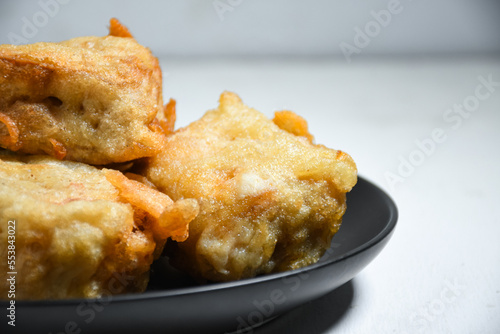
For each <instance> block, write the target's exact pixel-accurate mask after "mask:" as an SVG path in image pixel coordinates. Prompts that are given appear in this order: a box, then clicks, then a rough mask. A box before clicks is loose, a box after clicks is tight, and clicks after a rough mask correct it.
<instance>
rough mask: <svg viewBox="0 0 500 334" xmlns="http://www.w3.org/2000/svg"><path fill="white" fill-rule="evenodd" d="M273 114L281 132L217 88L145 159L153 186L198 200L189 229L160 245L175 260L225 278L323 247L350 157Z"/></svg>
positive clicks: (298, 259)
mask: <svg viewBox="0 0 500 334" xmlns="http://www.w3.org/2000/svg"><path fill="white" fill-rule="evenodd" d="M278 118H281V119H282V120H283V119H285V118H289V119H291V120H292V122H284V123H286V124H288V125H286V126H283V127H284V128H285V129H286V130H287V131H285V130H283V129H281V128H280V127H278V126H277V125H276V124H274V123H273V122H272V121H271V120H269V119H267V118H266V117H265V116H264V115H263V114H261V113H260V112H258V111H256V110H254V109H251V108H249V107H247V106H245V105H244V104H243V103H242V101H241V100H240V98H239V97H238V96H237V95H235V94H233V93H229V92H225V93H223V94H222V95H221V97H220V105H219V107H218V108H217V109H215V110H211V111H208V112H207V113H206V114H205V115H204V116H203V117H202V118H201V119H200V120H198V121H196V122H194V123H192V124H190V125H189V126H187V127H186V128H183V129H180V130H178V131H177V132H175V134H174V135H172V136H170V137H168V138H167V141H166V145H165V146H164V148H163V149H162V152H161V153H160V154H159V155H157V156H155V157H153V158H150V159H148V160H149V165H148V166H147V167H146V169H145V171H144V173H145V175H146V176H147V177H148V178H149V179H150V180H151V181H152V182H153V183H154V184H155V185H156V186H157V188H158V189H159V190H160V191H163V192H165V193H166V194H167V195H168V196H170V197H171V198H172V199H174V200H177V199H182V198H196V199H198V201H199V204H200V214H199V215H198V216H197V217H196V218H195V219H194V220H193V221H192V222H191V223H190V227H189V228H190V232H189V238H188V239H187V240H186V241H185V242H182V243H177V244H176V245H175V246H174V247H172V249H171V250H170V252H171V254H170V256H171V261H172V263H173V264H174V265H175V266H177V267H179V268H181V269H183V270H185V271H187V272H189V273H191V274H192V275H193V276H195V277H197V278H199V279H200V278H201V279H207V280H212V281H228V280H235V279H241V278H246V277H252V276H255V275H258V274H262V273H271V272H278V271H284V270H290V269H296V268H300V267H303V266H306V265H309V264H312V263H314V262H316V261H317V260H318V259H319V258H320V257H321V255H322V254H323V253H324V252H325V250H326V249H328V247H329V246H330V241H331V239H332V237H333V235H334V234H335V233H336V232H337V230H338V229H339V227H340V224H341V220H342V216H343V214H344V212H345V210H346V196H345V194H346V192H348V191H350V190H351V188H352V187H353V186H354V185H355V184H356V181H357V170H356V165H355V164H354V162H353V160H352V159H351V157H350V156H349V155H347V154H346V153H343V152H342V151H337V150H333V149H328V148H326V147H324V146H322V145H314V144H311V143H310V142H309V138H311V137H309V136H307V135H306V136H304V135H305V134H306V133H307V134H308V132H307V123H305V124H303V123H304V122H305V121H304V122H302V121H300V122H298V123H297V120H299V116H297V115H295V114H293V115H292V114H290V113H287V114H284V115H281V116H278ZM300 119H301V118H300ZM278 123H280V122H278ZM296 124H299V129H300V131H299V134H300V136H296V135H294V134H293V133H295V131H293V129H294V128H295V127H297V125H296ZM304 129H305V130H304ZM290 132H292V133H290ZM167 248H170V247H167Z"/></svg>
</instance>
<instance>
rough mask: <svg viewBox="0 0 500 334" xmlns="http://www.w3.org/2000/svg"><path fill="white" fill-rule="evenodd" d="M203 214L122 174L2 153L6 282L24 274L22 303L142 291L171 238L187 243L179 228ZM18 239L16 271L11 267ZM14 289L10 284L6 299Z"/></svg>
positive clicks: (2, 290) (19, 285) (1, 285)
mask: <svg viewBox="0 0 500 334" xmlns="http://www.w3.org/2000/svg"><path fill="white" fill-rule="evenodd" d="M143 208H145V209H143ZM183 209H185V210H183ZM197 210H198V206H197V203H196V201H194V200H184V201H179V202H176V203H174V202H173V201H172V200H171V199H170V198H168V196H166V195H165V194H163V193H160V192H158V191H156V190H153V189H151V188H149V187H147V186H146V185H144V184H141V183H139V182H137V181H133V180H129V179H128V178H126V177H125V176H123V174H121V173H120V172H117V171H112V170H107V169H102V170H99V169H97V168H94V167H91V166H88V165H84V164H81V163H74V162H64V161H58V160H55V159H52V158H49V157H40V156H31V157H26V156H25V157H18V156H15V155H13V154H9V153H7V152H0V256H1V257H2V259H3V260H2V261H0V270H1V272H2V277H4V275H7V272H10V271H16V272H17V275H16V288H15V296H16V297H15V298H16V299H18V300H19V299H59V298H71V297H88V298H94V297H99V296H103V295H109V294H117V293H123V292H139V291H143V290H144V289H145V288H146V285H147V283H148V279H149V269H150V265H151V263H152V261H153V259H154V258H155V257H156V256H158V255H159V253H160V252H161V250H162V248H163V245H164V244H165V241H166V239H167V238H168V237H173V238H178V240H183V239H185V237H184V235H183V233H184V231H185V229H184V231H181V232H180V233H179V232H178V230H177V229H176V227H178V226H179V225H184V227H186V226H187V225H188V222H189V220H191V219H193V215H194V216H195V215H196V213H197ZM172 211H177V212H178V211H182V212H184V213H185V214H184V216H182V215H179V214H177V215H174V216H172V215H171V214H170V212H172ZM172 220H175V222H172ZM9 221H15V233H13V232H12V227H10V228H9V225H12V223H11V224H9V223H8V222H9ZM172 224H176V226H174V228H172ZM12 235H14V236H15V263H13V265H14V267H15V269H12V268H9V267H7V265H8V262H7V257H8V255H9V256H10V255H12V253H10V254H8V250H9V248H8V245H11V244H12V240H13V238H12V237H10V238H9V236H12ZM186 237H187V236H186ZM9 241H11V242H10V243H9ZM8 290H9V285H8V281H7V280H6V278H3V279H2V280H1V282H0V296H1V297H0V299H6V298H7V291H8Z"/></svg>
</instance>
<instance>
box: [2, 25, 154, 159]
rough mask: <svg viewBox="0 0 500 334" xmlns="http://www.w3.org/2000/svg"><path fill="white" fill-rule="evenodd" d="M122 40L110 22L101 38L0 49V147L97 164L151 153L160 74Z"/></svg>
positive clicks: (120, 29) (142, 51)
mask: <svg viewBox="0 0 500 334" xmlns="http://www.w3.org/2000/svg"><path fill="white" fill-rule="evenodd" d="M127 36H131V35H130V33H129V32H128V30H127V28H125V27H124V26H122V25H121V24H120V23H119V22H118V21H117V20H116V19H112V20H111V27H110V35H108V36H105V37H80V38H74V39H71V40H68V41H64V42H60V43H35V44H30V45H20V46H16V45H0V147H3V148H7V149H9V150H12V151H19V152H24V153H30V154H48V155H51V156H53V157H56V158H58V159H63V158H64V159H66V160H73V161H80V162H86V163H90V164H98V165H102V164H109V163H114V162H124V161H130V160H133V159H137V158H141V157H146V156H152V155H153V154H155V153H156V152H158V150H159V147H160V146H161V144H162V143H163V140H164V135H163V131H162V130H161V127H160V126H159V124H158V123H159V120H158V119H156V118H155V117H156V116H157V115H158V116H159V118H160V119H163V117H164V116H163V100H162V82H161V70H160V67H159V63H158V60H157V59H156V58H155V57H154V56H153V55H152V54H151V52H150V50H149V49H147V48H145V47H143V46H141V45H139V44H138V43H137V42H136V41H135V40H134V39H133V38H132V37H127Z"/></svg>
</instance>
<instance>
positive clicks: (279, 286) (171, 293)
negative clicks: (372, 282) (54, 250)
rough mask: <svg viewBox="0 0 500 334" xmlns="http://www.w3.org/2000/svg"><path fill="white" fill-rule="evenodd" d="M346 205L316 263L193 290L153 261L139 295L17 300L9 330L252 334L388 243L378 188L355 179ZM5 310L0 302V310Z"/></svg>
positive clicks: (387, 219)
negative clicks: (340, 221)
mask: <svg viewBox="0 0 500 334" xmlns="http://www.w3.org/2000/svg"><path fill="white" fill-rule="evenodd" d="M347 203H348V209H347V213H346V215H345V216H344V221H343V224H342V227H341V229H340V231H339V232H338V233H337V234H336V235H335V237H334V238H333V240H332V247H331V248H330V249H329V251H328V252H327V253H326V254H325V255H324V256H323V257H322V258H321V260H320V261H319V262H318V263H316V264H314V265H311V266H308V267H306V268H302V269H299V270H294V271H288V272H284V273H279V274H271V275H265V276H260V277H256V278H252V279H246V280H241V281H237V282H230V283H217V284H210V285H196V284H194V283H193V282H192V281H190V280H189V279H187V278H186V277H184V276H183V275H182V274H180V273H176V272H169V273H168V275H169V276H168V277H170V278H169V280H168V281H167V280H166V278H165V277H166V274H167V273H166V272H165V270H166V269H164V268H165V267H164V266H163V264H162V263H157V264H156V265H155V266H154V267H153V272H152V277H151V283H150V285H149V287H148V291H146V292H145V293H142V294H130V295H120V296H113V297H109V298H108V299H101V300H100V299H97V300H84V299H82V300H57V301H32V302H27V301H18V302H17V303H16V327H15V328H13V327H11V326H8V327H7V333H11V332H12V333H44V334H49V333H52V334H59V333H80V334H84V333H121V334H125V333H169V334H172V333H196V334H199V333H203V334H207V333H224V332H236V333H248V332H251V330H244V327H245V326H254V325H257V324H259V323H262V322H266V321H267V320H270V319H272V318H274V317H276V316H278V315H280V314H283V313H284V312H287V311H289V310H290V309H292V308H294V307H297V306H299V305H301V304H303V303H305V302H307V301H310V300H313V299H315V298H318V297H320V296H322V295H324V294H326V293H328V292H330V291H332V290H334V289H336V288H337V287H339V286H341V285H342V284H344V283H346V282H347V281H349V280H350V279H351V278H353V277H354V276H355V275H356V274H357V273H358V272H359V271H360V270H361V269H363V268H364V267H365V266H366V265H367V264H368V263H369V262H370V261H371V260H373V259H374V258H375V257H376V256H377V254H378V253H379V252H380V251H381V250H382V248H383V247H384V246H385V245H386V243H387V242H388V241H389V239H390V237H391V235H392V232H393V230H394V227H395V225H396V221H397V209H396V206H395V204H394V202H393V201H392V200H391V199H390V198H389V197H388V196H387V195H386V194H385V193H384V192H383V191H382V190H380V189H379V188H378V187H376V186H375V185H373V184H372V183H370V182H368V181H366V180H365V179H363V178H361V177H360V178H359V181H358V184H357V185H356V186H355V187H354V189H353V190H352V192H351V193H349V194H348V200H347ZM170 271H171V270H170ZM165 281H167V282H166V283H165ZM160 282H163V283H160ZM5 307H7V303H6V302H5V301H2V302H1V308H2V309H3V310H5ZM4 312H5V311H4ZM2 318H3V319H2V320H1V322H2V324H1V325H0V327H2V328H5V327H4V326H6V325H7V324H6V323H7V321H6V317H5V315H4V316H2ZM14 329H15V330H14ZM2 333H5V331H2Z"/></svg>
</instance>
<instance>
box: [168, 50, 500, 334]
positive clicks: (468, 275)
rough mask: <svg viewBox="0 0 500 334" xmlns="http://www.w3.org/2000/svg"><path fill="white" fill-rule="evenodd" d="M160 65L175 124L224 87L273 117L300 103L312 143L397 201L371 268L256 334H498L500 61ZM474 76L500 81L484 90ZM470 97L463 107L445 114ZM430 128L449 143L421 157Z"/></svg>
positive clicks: (198, 112) (206, 105)
mask: <svg viewBox="0 0 500 334" xmlns="http://www.w3.org/2000/svg"><path fill="white" fill-rule="evenodd" d="M161 65H162V69H163V73H164V97H165V99H167V98H169V97H174V98H175V99H176V100H177V103H178V104H177V112H178V122H177V125H178V126H184V125H187V124H188V123H189V122H191V121H193V120H195V119H197V118H199V117H201V116H202V114H203V113H204V112H205V111H206V110H207V109H210V108H213V107H216V105H217V100H218V97H219V94H220V93H221V92H222V91H224V90H230V91H234V92H236V93H238V94H239V95H240V96H241V98H242V99H243V101H244V102H245V103H246V104H248V105H250V106H252V107H254V108H256V109H258V110H260V111H262V112H264V113H265V114H266V115H268V116H272V114H273V112H274V111H277V110H282V109H290V110H293V111H295V112H297V113H298V114H300V115H302V116H304V117H305V118H306V119H307V120H308V122H309V127H310V131H311V132H312V133H313V134H314V135H315V138H316V142H317V143H322V144H325V145H327V146H329V147H333V148H338V149H342V150H344V151H346V152H348V153H349V154H351V155H352V157H353V158H354V160H355V161H356V163H357V166H358V170H359V175H361V176H363V177H365V178H367V179H369V180H371V181H372V182H374V183H376V184H377V185H379V186H380V187H381V188H383V189H385V190H386V191H387V192H388V193H389V194H390V195H391V197H392V198H393V199H394V200H395V202H396V204H397V206H398V209H399V221H398V226H397V228H396V231H395V233H394V235H393V238H392V239H391V241H390V242H389V244H388V245H387V247H386V248H385V249H384V250H383V251H382V253H381V254H380V255H379V256H378V257H377V258H376V259H375V260H374V261H373V262H372V263H371V264H370V265H369V266H368V267H367V268H366V269H364V270H363V271H362V272H361V273H360V274H359V275H357V276H356V277H355V278H354V279H353V280H352V281H351V282H349V283H347V284H346V285H344V286H342V287H341V288H339V289H337V290H336V291H334V292H332V293H330V294H328V295H326V296H324V297H323V298H320V299H319V300H316V301H313V302H310V303H308V304H306V305H303V306H301V307H299V308H298V309H295V310H293V311H291V312H290V313H288V314H285V315H283V316H281V317H279V318H278V319H276V320H274V321H272V322H270V323H268V324H266V325H265V326H263V327H260V328H258V329H255V330H253V332H254V333H256V334H271V333H276V332H280V333H287V334H288V333H289V334H293V333H311V334H323V333H500V246H499V245H500V243H499V240H500V191H499V189H500V177H499V175H498V174H499V172H500V168H499V167H500V154H499V151H500V150H499V148H498V145H499V144H500V134H499V128H500V59H499V57H496V58H495V57H475V58H474V57H469V58H464V57H455V58H454V59H451V58H444V57H443V58H439V59H432V58H404V59H402V58H394V59H381V58H378V59H362V58H359V59H357V60H356V61H354V62H352V63H351V64H347V63H346V62H345V61H343V60H342V59H337V60H328V59H324V58H318V59H277V58H275V59H265V58H262V59H258V60H251V59H239V60H238V59H222V60H221V59H218V60H216V59H206V60H202V59H194V58H193V59H189V58H188V59H161ZM479 77H483V78H484V79H486V80H488V78H489V77H491V79H492V80H493V81H494V82H498V84H493V87H489V89H490V90H491V91H492V92H489V91H488V90H487V89H488V87H486V86H484V85H483V84H482V83H481V81H480V79H478V78H479ZM481 85H483V86H481ZM495 85H496V86H495ZM478 86H481V87H479V88H478ZM476 90H478V91H476ZM477 93H478V94H479V96H480V97H481V100H479V99H476V98H474V97H473V96H474V95H475V94H477ZM488 93H489V94H488ZM478 101H479V104H478V105H473V103H474V102H478ZM464 103H466V104H467V103H469V104H470V106H469V110H471V109H472V111H471V112H470V113H469V114H468V115H466V114H464V115H466V116H458V115H459V114H451V112H450V111H448V109H449V108H453V106H454V105H455V104H457V105H458V104H464ZM446 115H447V117H451V116H453V117H455V118H449V119H448V120H446V119H445V118H444V117H446ZM458 117H460V119H461V120H460V121H459V120H458ZM458 122H460V123H458ZM436 129H438V130H436ZM439 129H441V130H439ZM433 131H441V132H442V136H444V141H443V140H441V142H439V143H436V144H435V148H434V150H433V152H431V153H430V154H429V155H426V156H424V158H423V159H422V155H421V154H420V153H418V152H416V151H419V147H418V145H417V143H416V141H420V142H425V140H426V139H427V138H431V136H432V133H433ZM441 139H443V138H441ZM410 157H412V159H413V160H412V161H413V162H414V163H415V164H418V165H413V171H412V172H411V173H410V172H408V173H407V174H405V175H404V177H402V178H401V179H400V180H399V181H400V182H397V183H396V184H395V185H394V186H391V185H390V183H389V182H388V180H387V173H393V174H394V175H397V174H398V167H399V166H400V164H401V162H400V161H401V160H400V159H406V160H408V159H410ZM419 158H420V160H418V159H419ZM415 159H417V160H415ZM403 174H404V171H403ZM348 210H349V208H348Z"/></svg>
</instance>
